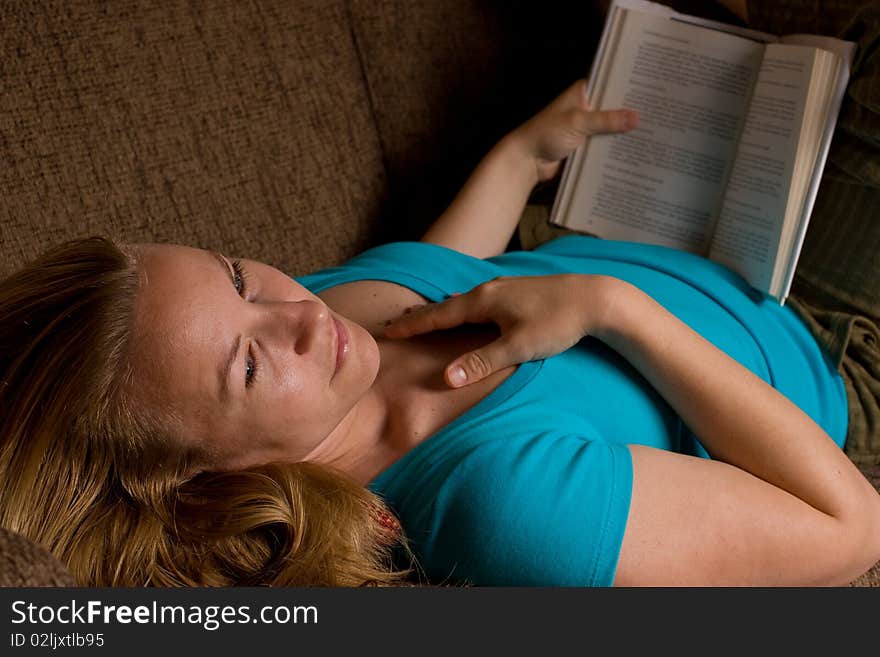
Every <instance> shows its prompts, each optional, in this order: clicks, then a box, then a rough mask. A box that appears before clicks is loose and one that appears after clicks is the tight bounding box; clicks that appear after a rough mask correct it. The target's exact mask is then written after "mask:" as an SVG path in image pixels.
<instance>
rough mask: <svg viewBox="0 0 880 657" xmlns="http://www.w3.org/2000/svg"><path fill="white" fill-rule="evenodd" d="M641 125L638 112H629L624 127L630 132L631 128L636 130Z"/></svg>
mask: <svg viewBox="0 0 880 657" xmlns="http://www.w3.org/2000/svg"><path fill="white" fill-rule="evenodd" d="M638 124H639V115H638V114H637V113H636V112H633V111H629V112H627V113H626V119H625V121H624V127H625V128H626V129H627V130H629V129H630V128H635V127H636V126H637V125H638Z"/></svg>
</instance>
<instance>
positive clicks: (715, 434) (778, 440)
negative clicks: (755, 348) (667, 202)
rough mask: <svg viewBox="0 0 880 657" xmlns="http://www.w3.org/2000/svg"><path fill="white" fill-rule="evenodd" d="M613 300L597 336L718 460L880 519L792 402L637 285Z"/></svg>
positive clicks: (820, 506) (850, 470) (820, 502)
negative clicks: (665, 402) (631, 366)
mask: <svg viewBox="0 0 880 657" xmlns="http://www.w3.org/2000/svg"><path fill="white" fill-rule="evenodd" d="M608 298H609V299H611V300H610V301H609V305H608V311H607V313H605V315H604V319H603V321H602V326H600V327H598V328H596V329H595V330H594V331H593V335H594V336H595V337H597V338H598V339H600V340H602V342H604V343H605V344H607V345H608V346H609V347H611V348H612V349H614V350H615V351H617V352H618V353H620V354H621V355H622V356H623V357H624V358H626V359H627V360H628V361H629V362H630V363H631V364H632V365H633V366H634V367H635V368H636V369H638V371H639V372H640V373H641V374H642V375H643V376H644V377H645V378H646V379H647V380H648V381H649V382H650V383H651V385H653V386H654V388H655V389H656V390H657V391H658V392H659V393H660V394H661V395H662V396H663V398H664V399H665V400H666V401H667V402H668V403H669V404H670V406H672V408H673V409H674V410H675V411H676V412H677V413H678V415H679V416H680V417H681V418H682V420H683V421H684V422H685V424H686V425H687V426H688V427H689V428H690V429H691V431H693V432H694V434H695V435H696V436H698V437H699V439H700V442H701V443H702V444H703V446H704V447H705V448H706V450H707V451H708V452H709V454H710V455H711V456H712V458H713V459H716V460H720V461H724V462H726V463H729V464H731V465H734V466H737V467H739V468H741V469H743V470H745V471H747V472H749V473H751V474H752V475H755V476H757V477H759V478H761V479H763V480H764V481H766V482H768V483H770V484H773V485H775V486H777V487H779V488H782V489H783V490H785V491H787V492H789V493H791V494H792V495H795V496H796V497H798V498H800V499H801V500H803V501H805V502H807V503H808V504H810V505H811V506H813V507H814V508H815V509H817V510H819V511H822V512H824V513H826V514H828V515H831V516H834V517H836V518H838V519H841V520H844V521H849V520H853V521H855V522H856V523H857V525H856V526H860V527H863V526H865V522H864V520H865V518H866V517H869V518H870V517H871V514H873V517H874V518H880V496H878V495H877V492H876V491H875V490H874V489H873V487H872V486H871V485H870V484H869V483H868V482H867V480H866V479H865V478H864V476H862V474H861V473H860V472H859V471H858V469H857V468H856V467H855V466H854V465H853V463H852V462H851V461H850V460H849V458H847V456H846V455H845V454H844V453H843V451H842V450H841V449H840V448H839V447H838V446H837V445H835V444H834V442H833V441H832V440H831V438H830V436H828V434H827V433H825V431H823V430H822V428H821V427H819V426H818V425H817V424H816V423H815V422H814V421H813V420H812V419H811V418H810V417H809V416H808V415H807V414H806V413H804V412H803V411H802V410H801V409H799V408H798V407H797V406H796V405H795V404H794V403H792V402H791V401H790V400H789V399H788V398H786V397H785V396H784V395H783V394H781V393H780V392H778V391H777V390H775V389H774V388H773V387H772V386H770V385H768V384H767V383H765V382H764V381H763V380H762V379H760V378H759V377H758V376H756V375H755V374H753V373H752V372H751V371H749V370H748V369H746V368H745V367H743V366H742V365H740V364H739V363H738V362H736V361H735V360H734V359H732V358H730V357H729V356H728V355H727V354H725V353H724V352H722V351H721V350H720V349H718V348H716V347H715V346H714V345H712V344H711V343H710V342H708V341H707V340H705V339H704V338H703V337H702V336H700V335H699V334H698V333H696V332H695V331H693V330H692V329H691V328H690V327H688V326H687V325H686V324H685V323H684V322H682V321H681V320H679V319H678V318H677V317H675V316H674V315H672V314H671V313H670V312H668V311H667V310H666V309H665V308H663V307H662V306H661V305H660V304H658V303H657V302H656V301H654V300H653V299H652V298H651V297H650V296H648V295H647V294H645V293H644V292H642V291H641V290H639V289H638V288H636V287H634V286H632V285H630V284H629V283H626V282H624V281H617V282H616V285H615V287H613V291H612V293H611V295H610V296H609V297H608ZM866 505H867V506H866ZM866 514H868V515H867V516H866Z"/></svg>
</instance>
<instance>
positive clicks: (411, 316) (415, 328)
mask: <svg viewBox="0 0 880 657" xmlns="http://www.w3.org/2000/svg"><path fill="white" fill-rule="evenodd" d="M467 321H474V320H473V319H471V318H469V317H468V302H467V300H466V297H465V296H464V295H458V296H454V297H450V298H449V299H446V300H445V301H442V302H440V303H434V304H430V305H427V306H421V307H419V308H416V309H414V310H413V311H412V312H410V313H408V314H405V315H401V316H400V317H398V318H396V319H394V320H392V321H391V323H389V324H388V325H386V326H385V336H386V337H389V338H406V337H409V336H411V335H418V334H419V333H430V332H431V331H440V330H442V329H448V328H453V327H455V326H459V325H460V324H464V323H465V322H467Z"/></svg>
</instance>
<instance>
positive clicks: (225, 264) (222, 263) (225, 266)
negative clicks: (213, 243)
mask: <svg viewBox="0 0 880 657" xmlns="http://www.w3.org/2000/svg"><path fill="white" fill-rule="evenodd" d="M208 253H210V254H211V255H212V256H214V258H216V259H217V262H219V263H220V266H221V267H223V271H224V273H225V274H226V276H228V277H229V280H230V281H232V283H233V285H234V284H235V277H234V275H233V273H232V270H231V269H230V268H229V263H228V262H226V258H224V257H223V256H222V255H220V254H219V253H217V252H216V251H208Z"/></svg>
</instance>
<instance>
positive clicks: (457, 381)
mask: <svg viewBox="0 0 880 657" xmlns="http://www.w3.org/2000/svg"><path fill="white" fill-rule="evenodd" d="M449 380H450V381H451V382H452V385H456V386H460V385H461V384H463V383H464V382H465V381H467V374H465V371H464V368H463V367H462V366H461V365H456V366H455V367H453V368H452V369H451V370H450V371H449Z"/></svg>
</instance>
